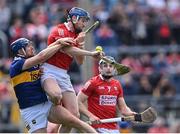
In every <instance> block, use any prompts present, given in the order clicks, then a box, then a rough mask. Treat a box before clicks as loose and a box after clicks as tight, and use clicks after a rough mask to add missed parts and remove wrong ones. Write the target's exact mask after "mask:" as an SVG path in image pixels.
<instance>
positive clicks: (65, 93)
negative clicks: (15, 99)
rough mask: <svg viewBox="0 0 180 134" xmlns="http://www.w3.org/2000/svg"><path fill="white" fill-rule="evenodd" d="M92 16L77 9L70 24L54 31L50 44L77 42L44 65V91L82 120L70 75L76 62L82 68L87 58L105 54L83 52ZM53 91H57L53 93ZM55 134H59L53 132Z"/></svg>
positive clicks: (69, 19)
mask: <svg viewBox="0 0 180 134" xmlns="http://www.w3.org/2000/svg"><path fill="white" fill-rule="evenodd" d="M89 19H90V16H89V13H88V12H87V11H85V10H84V9H82V8H78V7H73V8H72V9H71V10H70V11H69V16H68V22H65V23H63V24H59V25H57V26H55V27H54V29H52V31H51V33H50V35H49V37H48V44H51V43H52V42H54V41H56V40H57V39H59V38H66V37H71V38H74V43H72V44H71V46H67V47H64V48H63V49H61V50H60V51H59V52H57V53H56V54H55V55H54V56H52V57H51V58H50V59H49V60H48V61H47V62H46V63H45V64H44V65H43V68H44V74H43V75H42V77H41V82H42V85H43V87H44V90H45V91H46V92H47V93H48V95H49V96H50V99H51V100H52V101H55V103H56V104H61V102H62V104H63V106H64V107H65V108H66V109H68V110H69V111H70V112H71V113H72V114H73V115H75V116H76V117H79V110H78V103H77V98H76V94H75V91H74V89H73V86H72V84H71V81H70V77H69V75H68V74H67V71H68V69H69V66H70V64H71V63H72V61H73V59H75V60H76V62H77V63H78V64H82V63H83V60H84V56H92V57H94V58H98V57H100V53H101V52H97V51H92V52H91V51H86V50H84V49H83V46H84V43H85V41H84V40H85V32H82V30H83V28H84V27H85V26H86V25H87V22H88V21H89ZM52 87H53V90H52ZM70 130H71V128H69V127H66V126H62V127H61V129H60V132H66V133H68V132H70ZM50 132H55V131H50Z"/></svg>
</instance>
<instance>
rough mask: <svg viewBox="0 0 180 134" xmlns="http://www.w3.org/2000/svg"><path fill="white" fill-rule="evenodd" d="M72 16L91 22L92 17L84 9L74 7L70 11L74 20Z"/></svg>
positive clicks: (70, 16)
mask: <svg viewBox="0 0 180 134" xmlns="http://www.w3.org/2000/svg"><path fill="white" fill-rule="evenodd" d="M72 16H76V17H77V20H78V19H80V18H81V17H84V18H86V19H87V21H88V20H90V15H89V13H88V12H87V11H86V10H84V9H82V8H79V7H73V8H72V9H71V10H70V11H69V16H68V17H69V18H72Z"/></svg>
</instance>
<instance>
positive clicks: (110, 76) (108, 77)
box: [102, 74, 113, 80]
mask: <svg viewBox="0 0 180 134" xmlns="http://www.w3.org/2000/svg"><path fill="white" fill-rule="evenodd" d="M102 77H103V78H104V79H106V80H109V79H110V78H112V77H113V75H104V74H103V75H102Z"/></svg>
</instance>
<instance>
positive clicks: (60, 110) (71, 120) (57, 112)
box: [48, 105, 96, 133]
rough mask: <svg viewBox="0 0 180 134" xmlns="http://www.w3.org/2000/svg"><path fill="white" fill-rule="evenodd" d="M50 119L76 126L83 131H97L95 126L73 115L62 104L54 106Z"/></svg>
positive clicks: (54, 121)
mask: <svg viewBox="0 0 180 134" xmlns="http://www.w3.org/2000/svg"><path fill="white" fill-rule="evenodd" d="M48 120H49V121H50V122H53V123H57V124H63V125H66V126H69V127H71V128H76V129H78V130H79V131H81V132H85V133H96V131H95V129H94V128H92V127H91V126H90V125H88V124H87V123H85V122H83V121H81V120H80V119H78V118H77V117H75V116H74V115H72V114H71V113H70V112H69V111H68V110H67V109H65V108H64V107H62V106H60V105H56V106H52V108H51V110H50V112H49V117H48Z"/></svg>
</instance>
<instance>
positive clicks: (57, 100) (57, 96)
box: [51, 92, 62, 104]
mask: <svg viewBox="0 0 180 134" xmlns="http://www.w3.org/2000/svg"><path fill="white" fill-rule="evenodd" d="M51 100H52V102H53V103H55V104H60V102H61V100H62V94H61V93H59V92H58V93H55V94H53V95H52V96H51Z"/></svg>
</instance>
